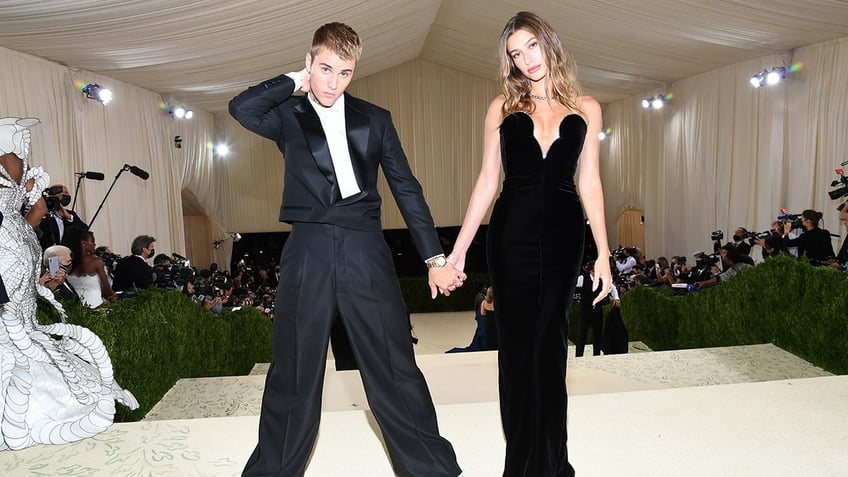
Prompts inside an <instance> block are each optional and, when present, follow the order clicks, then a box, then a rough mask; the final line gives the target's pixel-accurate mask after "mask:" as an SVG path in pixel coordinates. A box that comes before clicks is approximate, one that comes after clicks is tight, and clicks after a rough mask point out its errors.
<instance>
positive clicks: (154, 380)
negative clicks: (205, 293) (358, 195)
mask: <svg viewBox="0 0 848 477" xmlns="http://www.w3.org/2000/svg"><path fill="white" fill-rule="evenodd" d="M65 310H66V312H67V313H68V321H69V322H70V323H75V324H78V325H82V326H85V327H86V328H89V329H90V330H92V331H93V332H94V333H95V334H97V335H98V336H99V337H100V339H102V340H103V344H104V345H105V346H106V349H107V350H108V351H109V356H110V357H111V359H112V366H113V368H114V372H115V379H116V380H117V382H118V383H119V384H120V385H121V386H122V387H124V388H126V389H129V390H130V391H131V392H132V393H133V394H134V395H135V397H136V399H138V402H139V405H140V406H139V408H138V409H136V410H135V411H130V410H129V409H127V408H126V407H125V406H122V405H119V406H118V410H117V414H116V416H115V420H116V421H117V422H127V421H138V420H140V419H142V418H143V417H144V416H145V414H147V412H148V411H149V410H150V409H151V408H152V407H153V406H154V405H155V404H156V403H157V402H159V400H160V399H162V396H164V395H165V393H166V392H168V390H169V389H171V388H172V387H173V386H174V384H175V383H176V382H177V380H179V379H182V378H198V377H205V376H232V375H244V374H247V373H249V372H250V370H251V369H252V368H253V366H254V365H255V364H256V363H267V362H269V361H270V359H271V346H270V343H271V322H270V321H269V320H268V318H267V317H265V316H264V315H262V314H261V313H259V312H258V311H256V310H254V309H252V308H242V309H241V310H238V311H231V310H226V309H225V310H224V311H223V312H221V314H220V315H214V314H213V313H211V312H210V311H208V310H206V309H204V308H202V307H200V306H198V305H197V304H195V303H194V302H193V301H191V300H190V299H189V298H187V297H185V296H184V295H182V294H181V293H180V292H179V291H176V290H162V289H158V288H151V289H147V290H142V291H141V293H140V294H139V296H138V297H134V298H129V299H126V300H121V301H117V302H114V303H108V304H107V305H106V306H105V307H104V309H102V310H101V309H98V310H94V311H92V310H89V309H88V308H86V307H84V306H82V305H80V304H78V303H66V304H65ZM57 319H58V315H57V314H56V313H55V311H54V310H53V309H52V307H51V306H50V305H49V304H48V303H47V302H46V301H40V302H39V317H38V320H39V322H40V323H49V322H54V321H56V320H57Z"/></svg>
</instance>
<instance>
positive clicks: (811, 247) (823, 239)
mask: <svg viewBox="0 0 848 477" xmlns="http://www.w3.org/2000/svg"><path fill="white" fill-rule="evenodd" d="M821 218H822V213H821V212H816V211H815V210H812V209H807V210H805V211H803V212H801V226H802V227H803V229H804V232H803V233H802V234H801V235H799V236H798V237H797V238H795V239H792V238H789V232H791V231H792V228H793V225H792V223H791V222H790V221H787V222H784V224H783V246H784V247H786V248H789V247H798V256H799V257H801V256H806V257H807V258H809V259H810V262H812V263H813V264H814V265H821V264H823V263H830V261H831V260H833V259H834V256H835V254H834V253H833V245H832V244H831V242H830V231H828V230H827V229H821V228H819V221H820V220H821Z"/></svg>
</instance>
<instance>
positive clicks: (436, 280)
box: [427, 263, 467, 299]
mask: <svg viewBox="0 0 848 477" xmlns="http://www.w3.org/2000/svg"><path fill="white" fill-rule="evenodd" d="M466 278H467V276H466V275H465V274H464V273H462V272H461V271H459V270H457V269H456V268H454V266H453V265H452V264H450V263H447V264H446V265H445V266H444V267H434V268H430V269H428V271H427V281H428V283H429V285H430V298H433V299H435V298H436V296H437V295H438V294H439V292H441V293H442V295H444V296H448V295H450V294H451V292H452V291H454V290H456V289H457V288H459V287H461V286H462V283H463V282H465V279H466Z"/></svg>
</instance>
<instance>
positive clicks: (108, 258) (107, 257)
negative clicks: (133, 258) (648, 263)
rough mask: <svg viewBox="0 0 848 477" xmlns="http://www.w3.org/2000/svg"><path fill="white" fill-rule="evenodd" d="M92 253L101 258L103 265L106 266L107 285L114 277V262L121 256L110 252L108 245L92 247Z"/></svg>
mask: <svg viewBox="0 0 848 477" xmlns="http://www.w3.org/2000/svg"><path fill="white" fill-rule="evenodd" d="M94 255H97V256H98V257H100V258H101V259H102V260H103V266H104V267H106V277H107V278H108V279H109V285H111V284H112V282H113V281H114V279H115V264H117V263H118V261H119V260H120V259H121V256H120V255H118V254H116V253H114V252H112V249H111V248H109V246H108V245H100V246H98V247H97V248H95V249H94Z"/></svg>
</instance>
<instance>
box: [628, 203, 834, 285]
mask: <svg viewBox="0 0 848 477" xmlns="http://www.w3.org/2000/svg"><path fill="white" fill-rule="evenodd" d="M838 210H839V220H840V222H842V223H843V224H844V225H845V226H846V227H848V207H846V205H845V203H843V204H841V205H840V206H839V207H838ZM821 218H822V213H821V212H819V211H815V210H812V209H807V210H804V211H803V212H802V213H801V214H798V215H797V216H790V217H788V218H785V219H783V220H777V221H774V222H773V223H772V226H771V228H770V229H769V230H768V231H765V232H760V233H753V232H749V231H748V230H747V229H746V228H745V227H738V228H736V230H734V232H733V236H732V237H731V238H732V240H730V241H727V242H726V243H724V244H722V243H721V240H722V239H723V234H721V233H720V231H716V232H714V233H713V236H712V239H713V252H712V253H709V254H707V253H704V252H695V253H694V254H693V258H694V263H687V258H686V256H685V255H681V256H673V257H671V259H670V260H669V259H668V258H667V257H664V256H662V257H658V258H656V259H649V258H648V257H646V256H645V255H643V254H642V253H641V251H640V250H639V249H637V248H635V247H619V248H618V249H617V250H616V251H614V253H613V260H614V264H615V272H614V274H615V281H616V283H617V284H618V285H619V287H621V288H622V289H628V288H630V287H632V286H634V285H643V286H655V285H673V286H678V287H681V288H684V287H685V288H687V289H689V290H696V289H701V288H706V287H710V286H714V285H717V284H719V283H721V282H722V281H723V280H727V279H728V278H730V277H732V276H734V275H737V274H739V273H742V272H743V271H744V270H745V269H747V268H750V267H752V266H754V265H755V264H756V263H759V262H762V261H763V260H766V259H768V258H770V257H774V256H777V255H780V254H788V255H792V256H795V257H805V258H806V259H808V260H809V261H810V263H811V264H813V265H816V266H827V267H834V268H838V269H840V270H843V271H848V237H846V238H845V240H844V241H843V243H842V246H841V247H840V249H839V251H838V252H834V249H833V245H832V241H831V237H833V235H832V234H831V233H830V231H829V230H827V229H824V228H821V227H820V222H821ZM754 247H759V248H760V257H761V258H758V259H755V258H754V256H755V255H756V254H755V253H754V250H755V248H754Z"/></svg>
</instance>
